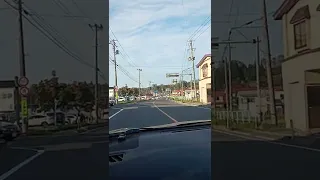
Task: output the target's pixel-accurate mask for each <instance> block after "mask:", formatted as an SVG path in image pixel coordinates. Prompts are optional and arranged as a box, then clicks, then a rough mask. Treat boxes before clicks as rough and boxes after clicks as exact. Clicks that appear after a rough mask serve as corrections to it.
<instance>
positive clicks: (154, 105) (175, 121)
mask: <svg viewBox="0 0 320 180" xmlns="http://www.w3.org/2000/svg"><path fill="white" fill-rule="evenodd" d="M153 107H155V108H157V109H158V110H159V111H160V112H162V113H163V114H164V115H166V116H167V117H168V118H170V119H171V120H172V121H173V122H174V123H177V122H178V121H177V120H175V119H174V118H173V117H171V116H169V115H168V114H167V113H166V112H164V111H162V110H161V109H160V108H158V106H157V105H156V104H155V103H153Z"/></svg>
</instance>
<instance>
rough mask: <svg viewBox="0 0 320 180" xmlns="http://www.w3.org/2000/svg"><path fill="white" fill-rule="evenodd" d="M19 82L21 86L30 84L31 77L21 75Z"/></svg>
mask: <svg viewBox="0 0 320 180" xmlns="http://www.w3.org/2000/svg"><path fill="white" fill-rule="evenodd" d="M18 83H19V85H20V86H27V85H28V84H29V79H28V78H26V77H24V76H23V77H20V79H19V81H18Z"/></svg>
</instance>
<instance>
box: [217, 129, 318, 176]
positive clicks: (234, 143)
mask: <svg viewBox="0 0 320 180" xmlns="http://www.w3.org/2000/svg"><path fill="white" fill-rule="evenodd" d="M288 144H289V145H288ZM211 147H212V148H211V152H212V161H211V162H212V177H213V179H230V180H231V179H246V180H248V179H250V180H251V179H252V180H256V179H259V180H270V179H272V180H285V179H290V180H301V179H319V177H320V175H319V173H318V172H317V166H318V165H319V163H320V148H319V149H309V148H308V147H307V146H302V145H298V144H296V143H294V142H293V141H292V142H291V143H288V142H287V141H285V140H276V141H262V140H260V139H254V138H252V137H249V136H243V135H240V136H238V135H230V134H229V133H228V134H225V132H223V133H221V132H215V131H214V132H212V146H211Z"/></svg>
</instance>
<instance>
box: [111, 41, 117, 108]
mask: <svg viewBox="0 0 320 180" xmlns="http://www.w3.org/2000/svg"><path fill="white" fill-rule="evenodd" d="M116 41H117V40H114V39H112V40H111V42H110V44H111V45H112V50H113V62H114V78H115V79H114V82H115V87H114V95H115V101H116V103H118V74H117V66H118V64H117V58H116V55H117V54H119V50H116V47H117V45H116Z"/></svg>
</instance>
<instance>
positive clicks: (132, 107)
mask: <svg viewBox="0 0 320 180" xmlns="http://www.w3.org/2000/svg"><path fill="white" fill-rule="evenodd" d="M123 109H138V107H137V106H135V107H126V108H123Z"/></svg>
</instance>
